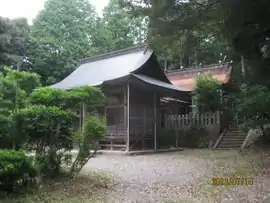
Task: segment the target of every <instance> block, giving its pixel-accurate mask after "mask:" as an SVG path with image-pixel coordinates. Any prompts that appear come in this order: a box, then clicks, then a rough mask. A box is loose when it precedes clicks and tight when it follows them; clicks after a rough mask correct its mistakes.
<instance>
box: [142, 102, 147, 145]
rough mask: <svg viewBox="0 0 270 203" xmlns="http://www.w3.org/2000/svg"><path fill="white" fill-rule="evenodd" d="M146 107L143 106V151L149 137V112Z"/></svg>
mask: <svg viewBox="0 0 270 203" xmlns="http://www.w3.org/2000/svg"><path fill="white" fill-rule="evenodd" d="M146 110H147V109H146V106H145V105H144V106H143V137H142V149H144V148H145V139H146V135H147V111H146Z"/></svg>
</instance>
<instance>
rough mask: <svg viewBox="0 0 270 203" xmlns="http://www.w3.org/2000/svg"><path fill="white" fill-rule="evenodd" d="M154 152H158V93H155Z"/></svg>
mask: <svg viewBox="0 0 270 203" xmlns="http://www.w3.org/2000/svg"><path fill="white" fill-rule="evenodd" d="M154 150H157V93H156V92H154Z"/></svg>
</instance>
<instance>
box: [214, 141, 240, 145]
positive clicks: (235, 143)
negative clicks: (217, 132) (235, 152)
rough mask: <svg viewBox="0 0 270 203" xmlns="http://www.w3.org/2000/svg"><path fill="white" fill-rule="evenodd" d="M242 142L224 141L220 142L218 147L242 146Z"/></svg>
mask: <svg viewBox="0 0 270 203" xmlns="http://www.w3.org/2000/svg"><path fill="white" fill-rule="evenodd" d="M242 144H243V142H226V141H222V142H220V143H219V145H242Z"/></svg>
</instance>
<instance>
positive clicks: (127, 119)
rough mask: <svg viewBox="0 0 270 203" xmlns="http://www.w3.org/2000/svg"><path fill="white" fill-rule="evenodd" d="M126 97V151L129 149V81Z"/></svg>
mask: <svg viewBox="0 0 270 203" xmlns="http://www.w3.org/2000/svg"><path fill="white" fill-rule="evenodd" d="M126 97H127V110H126V111H127V116H126V122H127V142H126V144H127V146H126V151H129V140H130V139H129V138H130V137H129V113H130V103H129V102H130V101H129V99H130V87H129V83H128V84H127V94H126Z"/></svg>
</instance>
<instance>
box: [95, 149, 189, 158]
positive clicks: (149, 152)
mask: <svg viewBox="0 0 270 203" xmlns="http://www.w3.org/2000/svg"><path fill="white" fill-rule="evenodd" d="M183 150H184V149H183V148H171V149H158V150H137V151H129V152H127V151H112V150H100V151H99V153H101V154H107V155H122V156H134V155H144V154H156V153H165V152H177V151H183Z"/></svg>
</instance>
